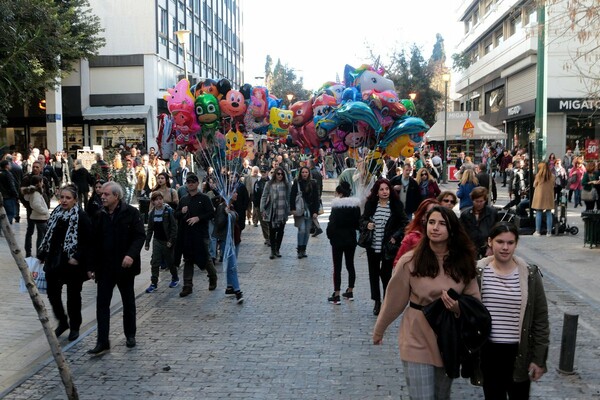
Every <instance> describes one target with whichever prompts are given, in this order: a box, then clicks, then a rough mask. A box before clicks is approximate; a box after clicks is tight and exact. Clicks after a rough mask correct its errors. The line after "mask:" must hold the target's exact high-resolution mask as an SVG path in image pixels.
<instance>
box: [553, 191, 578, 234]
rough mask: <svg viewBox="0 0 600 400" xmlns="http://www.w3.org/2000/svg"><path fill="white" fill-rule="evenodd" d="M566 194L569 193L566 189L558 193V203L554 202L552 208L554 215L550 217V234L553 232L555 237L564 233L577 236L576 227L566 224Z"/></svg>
mask: <svg viewBox="0 0 600 400" xmlns="http://www.w3.org/2000/svg"><path fill="white" fill-rule="evenodd" d="M568 193H569V191H568V190H567V189H563V190H562V191H561V192H560V198H559V201H557V202H556V205H555V207H554V214H553V216H552V232H554V234H555V235H559V234H560V235H562V234H564V233H570V234H571V235H577V234H578V233H579V228H578V227H576V226H570V225H569V224H567V203H568V199H567V195H568Z"/></svg>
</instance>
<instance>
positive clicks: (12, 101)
mask: <svg viewBox="0 0 600 400" xmlns="http://www.w3.org/2000/svg"><path fill="white" fill-rule="evenodd" d="M0 10H2V12H1V13H0V123H2V122H3V121H5V120H6V114H7V112H8V111H9V110H10V109H11V108H12V107H13V106H15V105H21V104H25V103H27V102H29V101H30V100H31V99H33V98H43V97H44V92H45V90H47V89H52V88H54V87H55V86H56V84H57V82H58V79H59V78H60V77H62V76H65V75H66V74H68V73H69V72H72V71H73V70H74V67H75V66H76V63H77V62H78V61H79V59H81V58H89V57H90V56H93V55H95V54H97V52H98V49H99V48H100V47H102V46H103V45H104V39H103V38H102V37H100V36H99V35H100V33H101V31H102V29H101V27H100V21H99V19H98V17H96V16H95V15H93V14H92V13H91V11H90V9H89V4H88V2H87V0H54V1H52V0H0Z"/></svg>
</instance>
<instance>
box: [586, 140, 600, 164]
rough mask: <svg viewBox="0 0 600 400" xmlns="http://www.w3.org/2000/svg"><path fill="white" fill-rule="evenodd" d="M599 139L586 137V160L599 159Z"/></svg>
mask: <svg viewBox="0 0 600 400" xmlns="http://www.w3.org/2000/svg"><path fill="white" fill-rule="evenodd" d="M599 142H600V141H599V140H598V139H586V140H585V159H586V160H597V159H598V153H599V152H598V146H599V145H600V143H599Z"/></svg>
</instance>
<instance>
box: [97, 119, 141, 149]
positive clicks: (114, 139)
mask: <svg viewBox="0 0 600 400" xmlns="http://www.w3.org/2000/svg"><path fill="white" fill-rule="evenodd" d="M90 133H91V139H92V143H91V144H92V145H99V146H102V147H103V148H104V149H114V148H118V147H119V146H121V145H123V146H124V147H131V146H133V145H136V146H137V147H138V148H140V149H145V148H146V126H145V125H144V124H139V125H134V124H131V125H125V124H118V125H93V126H90Z"/></svg>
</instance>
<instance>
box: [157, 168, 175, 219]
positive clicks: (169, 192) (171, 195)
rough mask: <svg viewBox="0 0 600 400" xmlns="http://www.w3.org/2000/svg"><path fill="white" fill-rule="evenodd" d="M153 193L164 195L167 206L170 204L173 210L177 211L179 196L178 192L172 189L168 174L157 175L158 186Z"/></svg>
mask: <svg viewBox="0 0 600 400" xmlns="http://www.w3.org/2000/svg"><path fill="white" fill-rule="evenodd" d="M152 191H153V192H159V193H160V194H162V196H163V200H164V202H165V204H168V205H169V207H171V208H172V209H173V210H176V209H177V205H178V204H179V196H177V191H176V190H175V189H173V188H171V179H169V174H168V173H166V172H161V173H160V174H158V175H156V186H155V187H154V189H152Z"/></svg>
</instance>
